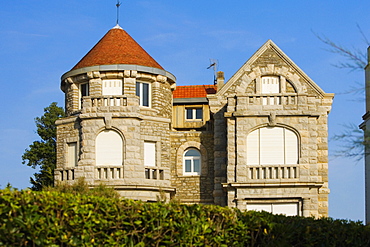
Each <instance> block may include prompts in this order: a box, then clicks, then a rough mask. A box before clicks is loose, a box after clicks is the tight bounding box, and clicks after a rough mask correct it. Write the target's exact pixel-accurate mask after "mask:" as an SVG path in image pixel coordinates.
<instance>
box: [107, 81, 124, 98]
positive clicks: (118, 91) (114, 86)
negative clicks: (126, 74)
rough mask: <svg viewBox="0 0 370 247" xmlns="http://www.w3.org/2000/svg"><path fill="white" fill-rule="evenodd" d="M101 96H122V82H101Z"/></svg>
mask: <svg viewBox="0 0 370 247" xmlns="http://www.w3.org/2000/svg"><path fill="white" fill-rule="evenodd" d="M102 94H103V95H122V80H103V89H102Z"/></svg>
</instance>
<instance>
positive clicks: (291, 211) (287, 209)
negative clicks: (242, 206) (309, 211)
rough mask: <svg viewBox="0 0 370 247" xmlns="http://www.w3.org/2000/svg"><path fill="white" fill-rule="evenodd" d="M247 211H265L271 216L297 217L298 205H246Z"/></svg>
mask: <svg viewBox="0 0 370 247" xmlns="http://www.w3.org/2000/svg"><path fill="white" fill-rule="evenodd" d="M247 210H254V211H266V212H269V213H273V214H285V215H286V216H297V215H298V213H299V211H298V203H253V204H249V203H248V204H247Z"/></svg>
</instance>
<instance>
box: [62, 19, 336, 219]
mask: <svg viewBox="0 0 370 247" xmlns="http://www.w3.org/2000/svg"><path fill="white" fill-rule="evenodd" d="M216 81H217V83H216V85H197V86H177V87H176V78H175V76H174V75H172V74H171V73H169V72H167V71H166V70H165V69H164V68H163V67H162V66H161V65H159V64H158V63H157V62H156V61H155V60H154V59H153V58H152V57H151V56H150V55H149V54H148V53H146V51H145V50H144V49H143V48H142V47H140V45H138V43H136V41H134V39H133V38H132V37H130V36H129V35H128V34H127V33H126V32H125V31H124V30H123V29H122V28H120V27H119V26H116V27H114V28H113V29H111V30H109V31H108V33H107V34H106V35H105V36H104V37H103V38H102V39H101V40H100V41H99V42H98V43H97V44H96V45H95V46H94V47H93V48H92V49H91V50H90V51H89V52H88V53H87V54H86V56H85V57H83V58H82V59H81V61H79V62H78V63H77V64H76V65H75V66H74V67H73V68H72V69H71V70H70V71H68V72H67V73H65V74H64V75H63V76H62V79H61V89H62V90H63V92H64V93H65V109H66V113H67V117H65V118H63V119H60V120H58V121H57V122H56V124H57V168H56V170H55V179H56V181H58V182H59V183H73V182H74V181H75V180H76V179H78V178H79V177H84V178H85V179H86V181H87V182H88V183H89V184H90V185H91V186H95V185H98V184H100V183H104V184H107V185H110V186H114V188H115V189H116V190H117V191H118V192H119V193H120V194H121V195H122V196H123V197H127V198H132V199H140V200H144V201H156V200H158V198H167V199H170V198H171V199H176V200H178V201H180V202H182V203H204V204H217V205H222V206H226V205H227V206H230V207H237V208H240V209H242V210H245V209H247V210H266V211H270V212H274V213H284V214H287V215H303V216H316V217H321V216H328V194H329V188H328V143H327V135H328V130H327V119H328V113H329V111H330V109H331V104H332V99H333V96H334V95H333V94H327V93H325V92H324V91H323V90H322V89H321V88H320V87H319V86H318V85H317V84H315V82H313V81H312V80H311V79H310V78H309V77H308V76H307V75H306V74H305V73H304V72H303V71H302V70H301V69H300V68H299V67H298V66H297V65H295V64H294V62H293V61H292V60H291V59H290V58H289V57H288V56H286V55H285V54H284V53H283V52H282V51H281V50H280V49H279V48H278V47H277V46H276V45H275V44H274V43H273V42H272V41H271V40H269V41H267V42H266V43H265V44H263V46H262V47H261V48H260V49H259V50H258V51H257V52H256V53H255V54H254V55H253V56H252V57H251V58H250V59H249V60H248V61H246V63H245V64H244V65H243V66H242V67H241V68H240V69H239V70H238V71H237V72H236V73H235V74H234V75H233V76H232V77H231V78H230V79H229V80H228V81H227V82H224V75H223V73H222V72H218V73H217V80H216Z"/></svg>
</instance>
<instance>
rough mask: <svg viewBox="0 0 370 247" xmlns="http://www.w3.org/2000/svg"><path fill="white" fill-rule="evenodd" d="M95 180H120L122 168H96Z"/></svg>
mask: <svg viewBox="0 0 370 247" xmlns="http://www.w3.org/2000/svg"><path fill="white" fill-rule="evenodd" d="M95 177H96V179H108V180H114V179H122V178H123V167H122V166H98V167H96V168H95Z"/></svg>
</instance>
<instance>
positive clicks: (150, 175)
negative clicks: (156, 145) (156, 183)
mask: <svg viewBox="0 0 370 247" xmlns="http://www.w3.org/2000/svg"><path fill="white" fill-rule="evenodd" d="M145 178H146V179H154V180H164V170H163V169H158V168H151V167H150V168H149V167H146V168H145Z"/></svg>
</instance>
